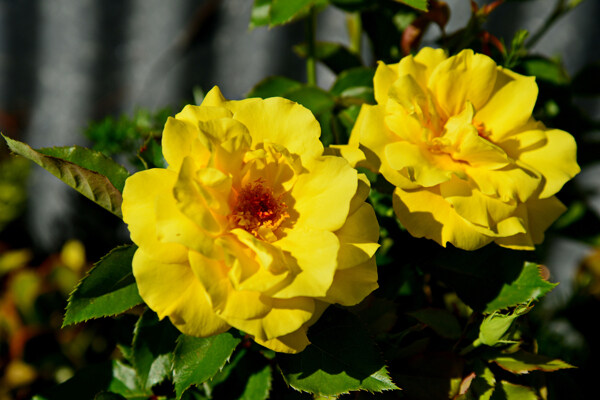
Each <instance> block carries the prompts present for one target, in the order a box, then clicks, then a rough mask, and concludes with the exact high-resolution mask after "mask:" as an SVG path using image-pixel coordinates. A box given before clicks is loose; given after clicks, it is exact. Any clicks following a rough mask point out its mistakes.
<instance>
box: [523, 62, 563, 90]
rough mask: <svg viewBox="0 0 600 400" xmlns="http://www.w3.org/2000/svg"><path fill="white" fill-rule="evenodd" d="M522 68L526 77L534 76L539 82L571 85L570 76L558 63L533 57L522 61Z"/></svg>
mask: <svg viewBox="0 0 600 400" xmlns="http://www.w3.org/2000/svg"><path fill="white" fill-rule="evenodd" d="M521 68H523V69H524V70H525V74H526V75H533V76H535V77H536V78H538V79H539V80H543V81H547V82H550V83H552V84H554V85H565V84H568V83H569V76H568V75H567V72H566V71H565V69H564V67H563V66H562V65H560V64H559V63H558V62H557V61H554V60H550V59H547V58H542V57H531V58H527V59H524V60H522V61H521Z"/></svg>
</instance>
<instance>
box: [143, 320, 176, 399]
mask: <svg viewBox="0 0 600 400" xmlns="http://www.w3.org/2000/svg"><path fill="white" fill-rule="evenodd" d="M178 336H179V331H178V330H177V329H175V328H174V327H173V325H171V322H170V321H169V320H168V319H163V320H162V321H159V320H158V317H157V316H156V314H155V313H154V312H152V311H151V310H149V309H148V310H146V311H145V312H144V313H143V314H142V316H141V317H140V319H139V320H138V322H137V324H136V326H135V330H134V332H133V346H132V347H133V354H132V361H133V366H134V367H135V369H136V371H137V374H138V378H139V379H140V382H141V385H142V386H143V387H145V388H148V389H149V388H151V387H152V386H154V385H156V384H158V383H160V382H162V381H163V380H164V379H165V378H167V377H169V376H170V375H171V372H172V369H173V368H172V367H173V366H172V356H173V355H172V352H173V350H174V349H175V343H176V340H177V337H178Z"/></svg>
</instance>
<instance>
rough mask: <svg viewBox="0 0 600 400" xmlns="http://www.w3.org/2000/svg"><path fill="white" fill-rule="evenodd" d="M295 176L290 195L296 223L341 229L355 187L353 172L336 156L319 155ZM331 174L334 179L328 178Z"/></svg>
mask: <svg viewBox="0 0 600 400" xmlns="http://www.w3.org/2000/svg"><path fill="white" fill-rule="evenodd" d="M307 167H308V168H309V169H310V173H309V174H302V175H300V176H298V180H297V181H296V184H295V185H294V187H293V189H292V191H291V195H292V197H293V198H294V200H295V202H296V203H295V204H294V205H293V210H294V211H295V212H297V213H298V214H299V215H298V219H297V221H296V225H297V226H302V227H308V228H314V229H323V230H328V231H334V230H336V229H339V228H341V226H342V225H343V224H344V222H345V220H346V217H347V215H348V212H349V210H350V201H351V200H352V198H353V197H354V194H355V193H356V190H357V187H358V181H357V180H358V178H357V172H356V170H355V169H353V168H351V167H350V165H348V163H347V162H346V160H343V159H341V158H338V157H322V158H320V159H318V160H314V161H313V162H312V163H311V164H310V165H307ZM332 176H335V179H333V180H332V179H331V177H332Z"/></svg>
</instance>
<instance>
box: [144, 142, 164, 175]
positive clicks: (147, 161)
mask: <svg viewBox="0 0 600 400" xmlns="http://www.w3.org/2000/svg"><path fill="white" fill-rule="evenodd" d="M138 157H139V158H140V159H141V160H142V162H143V163H144V165H145V167H146V169H149V168H167V162H166V161H165V158H164V157H163V153H162V146H161V145H160V144H158V142H157V141H156V140H154V138H152V137H149V138H148V139H147V140H146V142H145V143H144V146H143V147H142V148H141V149H140V150H139V152H138Z"/></svg>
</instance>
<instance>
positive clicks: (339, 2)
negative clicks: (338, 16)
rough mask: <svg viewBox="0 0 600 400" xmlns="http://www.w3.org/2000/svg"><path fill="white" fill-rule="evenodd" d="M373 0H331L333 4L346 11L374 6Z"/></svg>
mask: <svg viewBox="0 0 600 400" xmlns="http://www.w3.org/2000/svg"><path fill="white" fill-rule="evenodd" d="M373 3H374V2H373V0H331V4H333V5H334V6H336V7H338V8H341V9H342V10H344V11H349V12H356V11H361V10H365V9H367V8H369V7H372V6H373Z"/></svg>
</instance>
